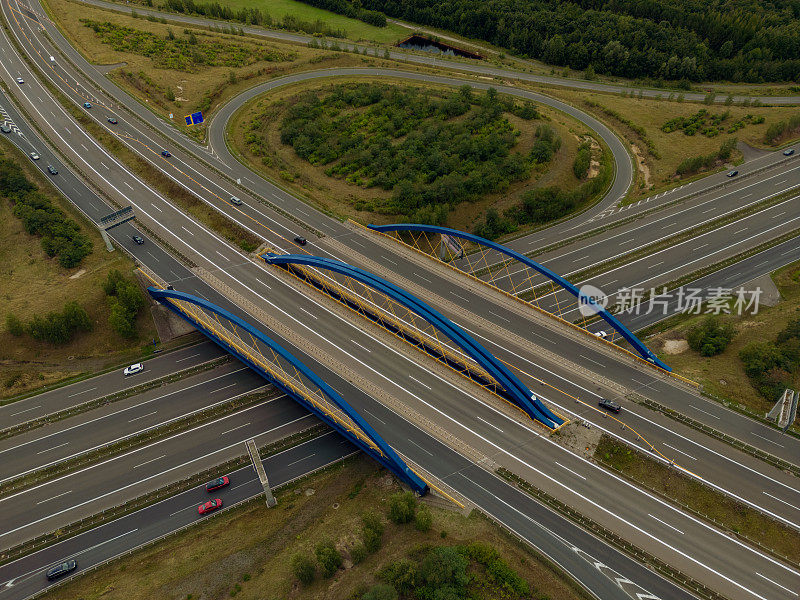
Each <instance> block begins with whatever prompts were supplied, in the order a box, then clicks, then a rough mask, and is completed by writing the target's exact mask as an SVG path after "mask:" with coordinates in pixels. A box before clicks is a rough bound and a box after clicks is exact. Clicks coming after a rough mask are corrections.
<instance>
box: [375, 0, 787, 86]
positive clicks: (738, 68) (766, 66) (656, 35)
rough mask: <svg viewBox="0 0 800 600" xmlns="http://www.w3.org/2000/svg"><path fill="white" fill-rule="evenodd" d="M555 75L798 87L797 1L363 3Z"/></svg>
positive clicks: (434, 0)
mask: <svg viewBox="0 0 800 600" xmlns="http://www.w3.org/2000/svg"><path fill="white" fill-rule="evenodd" d="M360 4H361V5H362V6H363V7H364V8H366V9H369V10H378V11H381V12H383V13H385V14H386V15H388V16H390V17H395V18H399V19H404V20H407V21H412V22H414V23H419V24H421V25H427V26H432V27H437V28H440V29H446V30H450V31H454V32H456V33H459V34H461V35H464V36H466V37H471V38H476V39H482V40H486V41H488V42H491V43H492V44H496V45H497V46H502V47H505V48H509V49H511V50H512V51H514V52H516V53H519V54H521V55H525V56H529V57H532V58H536V59H539V60H543V61H545V62H547V63H550V64H552V65H557V66H568V67H570V68H572V69H579V70H582V69H586V68H588V67H590V66H591V67H592V71H593V72H597V73H607V74H611V75H618V76H622V77H629V78H659V79H664V80H674V81H676V80H686V81H703V80H727V81H745V82H753V83H755V82H763V81H797V80H798V79H800V26H798V22H799V21H798V19H800V0H780V1H776V2H761V1H759V0H715V1H713V2H712V1H711V0H360Z"/></svg>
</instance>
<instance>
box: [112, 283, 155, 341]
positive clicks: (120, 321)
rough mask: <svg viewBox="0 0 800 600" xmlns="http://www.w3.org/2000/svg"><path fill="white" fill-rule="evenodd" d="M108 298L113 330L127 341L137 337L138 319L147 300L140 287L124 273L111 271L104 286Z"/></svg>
mask: <svg viewBox="0 0 800 600" xmlns="http://www.w3.org/2000/svg"><path fill="white" fill-rule="evenodd" d="M102 286H103V291H104V292H105V293H106V295H107V296H108V303H109V307H110V314H109V316H108V322H109V324H110V325H111V328H112V329H113V330H114V331H115V332H116V333H117V334H119V336H120V337H123V338H125V339H133V338H135V337H136V318H137V316H138V315H139V311H140V310H141V309H142V308H143V307H144V305H145V300H144V296H143V295H142V291H141V290H140V289H139V286H138V285H136V283H135V282H134V281H132V280H130V279H126V278H125V277H124V276H123V275H122V273H120V272H119V271H117V270H116V269H114V270H113V271H110V272H109V274H108V276H107V277H106V280H105V281H104V282H103V284H102Z"/></svg>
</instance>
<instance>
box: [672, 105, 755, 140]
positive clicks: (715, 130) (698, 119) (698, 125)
mask: <svg viewBox="0 0 800 600" xmlns="http://www.w3.org/2000/svg"><path fill="white" fill-rule="evenodd" d="M730 116H731V112H730V111H729V110H726V111H725V112H724V113H717V114H714V113H709V112H708V110H707V109H705V108H701V109H700V110H698V111H697V112H696V113H695V114H693V115H691V116H688V117H675V118H674V119H670V120H669V121H667V122H666V123H664V124H663V125H662V126H661V131H663V132H664V133H672V132H673V131H683V133H684V135H694V134H695V133H697V132H698V131H699V132H700V133H702V134H703V135H704V136H706V137H715V136H717V135H719V134H720V133H722V132H723V131H727V133H734V132H735V131H738V130H739V129H742V128H743V127H744V126H745V125H748V124H750V125H759V124H760V123H763V122H764V117H762V116H753V115H749V114H748V115H745V116H744V117H742V118H741V119H739V120H738V121H736V122H734V123H731V124H730V125H729V126H728V127H727V130H726V128H725V127H723V126H722V124H723V123H724V122H725V121H727V120H728V119H729V118H730Z"/></svg>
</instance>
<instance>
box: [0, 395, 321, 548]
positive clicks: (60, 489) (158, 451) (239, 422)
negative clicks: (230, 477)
mask: <svg viewBox="0 0 800 600" xmlns="http://www.w3.org/2000/svg"><path fill="white" fill-rule="evenodd" d="M315 422H316V418H315V417H312V416H311V415H310V414H309V413H308V412H307V411H306V410H304V409H303V408H302V407H300V406H299V405H298V404H297V403H296V402H294V401H292V400H290V399H288V398H286V397H282V398H278V399H276V400H271V401H266V402H263V403H261V404H258V405H255V406H252V407H249V408H246V409H243V410H241V411H238V412H236V413H234V414H232V415H226V416H224V417H221V418H219V419H216V420H214V421H211V422H209V423H205V424H203V425H199V426H197V427H193V428H192V429H189V430H187V431H185V432H181V433H178V434H175V435H173V436H170V437H169V438H165V439H163V440H159V441H157V442H153V443H152V444H148V445H147V446H144V447H142V448H138V449H136V450H132V451H130V452H126V453H124V454H121V455H119V456H116V457H113V458H111V459H107V460H104V461H102V462H99V463H96V464H94V465H91V466H88V467H85V468H82V469H80V470H78V471H75V472H73V473H69V474H67V475H62V476H61V477H58V478H56V479H53V480H50V481H47V482H45V483H43V484H40V485H37V486H35V487H32V488H29V489H27V490H23V491H21V492H17V493H14V494H11V495H9V496H5V497H3V498H0V508H1V509H2V510H3V521H4V529H5V530H4V531H2V532H0V548H9V547H11V546H14V545H16V544H19V543H21V542H23V541H25V540H29V539H32V538H34V537H36V536H39V535H42V534H45V533H47V532H49V531H53V530H55V529H58V528H59V527H62V526H64V525H66V524H67V523H72V522H74V521H77V520H80V519H82V518H85V517H87V516H90V515H93V514H96V513H98V512H100V511H102V510H104V509H107V508H110V507H113V506H117V505H120V504H123V503H125V502H127V501H128V500H130V499H131V498H136V497H139V496H141V495H143V494H146V493H148V492H150V491H153V490H155V489H158V488H160V487H162V486H164V485H167V484H168V483H171V482H174V481H178V480H180V479H182V478H184V477H188V476H190V475H192V474H193V473H195V472H197V471H200V470H203V469H206V468H208V467H209V465H213V464H221V463H223V462H226V461H227V460H230V459H232V458H235V457H237V456H241V455H243V454H245V453H246V450H245V447H244V442H245V440H248V439H250V438H253V437H256V438H257V439H258V440H259V443H260V444H268V443H272V442H276V441H278V440H280V439H283V438H284V437H286V436H288V435H291V434H293V433H296V432H298V431H301V430H303V429H306V428H308V427H311V426H312V425H313V424H314V423H315Z"/></svg>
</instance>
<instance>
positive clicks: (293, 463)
mask: <svg viewBox="0 0 800 600" xmlns="http://www.w3.org/2000/svg"><path fill="white" fill-rule="evenodd" d="M315 454H316V452H314V453H313V454H309V455H308V456H304V457H303V458H300V459H297V460H296V461H294V462H290V463H289V464H288V465H286V466H287V467H291V466H292V465H296V464H297V463H299V462H303V461H304V460H307V459H309V458H311V457H312V456H314V455H315Z"/></svg>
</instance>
